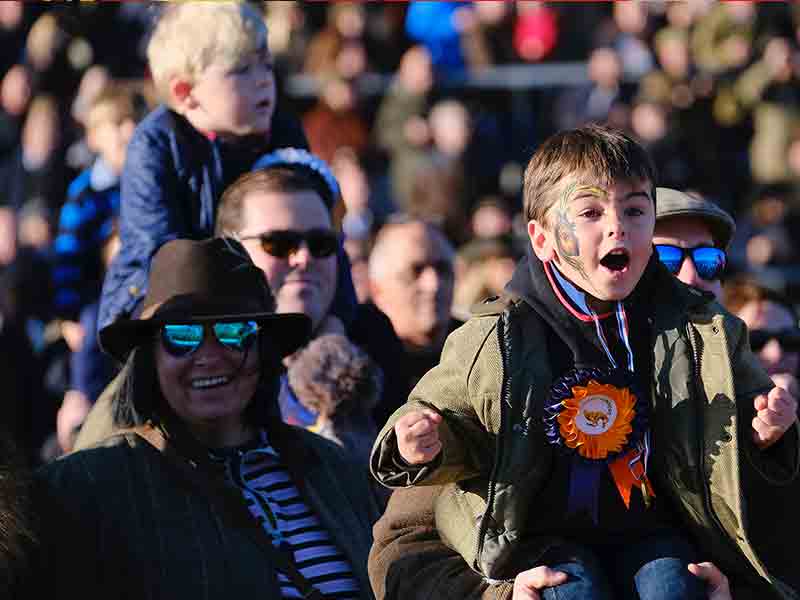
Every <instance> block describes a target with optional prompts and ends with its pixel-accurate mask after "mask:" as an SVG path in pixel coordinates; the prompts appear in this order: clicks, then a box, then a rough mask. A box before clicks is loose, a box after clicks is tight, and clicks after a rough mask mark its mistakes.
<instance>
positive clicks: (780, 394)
mask: <svg viewBox="0 0 800 600" xmlns="http://www.w3.org/2000/svg"><path fill="white" fill-rule="evenodd" d="M753 403H754V404H755V408H756V416H755V417H753V441H754V442H755V444H756V446H758V447H759V448H761V449H762V450H763V449H765V448H769V447H770V446H771V445H772V444H774V443H775V442H777V441H778V440H779V439H781V436H783V434H784V433H786V430H787V429H789V427H791V426H792V424H793V423H794V422H795V419H797V400H795V398H794V396H792V395H791V394H790V393H789V392H787V391H786V390H785V389H783V388H780V387H774V388H772V389H771V390H770V391H769V393H768V394H766V395H764V394H761V395H759V396H756V398H755V400H754V401H753Z"/></svg>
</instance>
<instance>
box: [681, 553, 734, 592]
mask: <svg viewBox="0 0 800 600" xmlns="http://www.w3.org/2000/svg"><path fill="white" fill-rule="evenodd" d="M689 572H690V573H691V574H692V575H694V576H695V577H699V578H700V579H702V580H703V581H705V582H706V583H707V584H708V600H731V590H730V587H729V586H728V578H727V577H725V575H724V574H723V573H722V571H720V570H719V569H718V568H717V567H716V566H715V565H714V564H713V563H710V562H701V563H697V564H695V563H692V564H690V565H689Z"/></svg>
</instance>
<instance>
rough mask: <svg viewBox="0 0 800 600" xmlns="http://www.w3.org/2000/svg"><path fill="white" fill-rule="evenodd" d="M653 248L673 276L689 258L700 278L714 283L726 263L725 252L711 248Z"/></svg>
mask: <svg viewBox="0 0 800 600" xmlns="http://www.w3.org/2000/svg"><path fill="white" fill-rule="evenodd" d="M655 246H656V252H658V258H659V260H660V261H661V262H662V263H664V265H665V266H666V267H667V269H668V270H669V272H670V273H672V274H673V275H677V274H678V272H679V271H680V270H681V265H682V264H683V261H684V259H685V258H686V257H687V256H689V257H690V258H691V259H692V262H693V263H694V268H695V270H696V271H697V274H698V275H699V276H700V278H701V279H705V280H706V281H714V280H715V279H719V278H720V276H721V275H722V272H723V271H724V270H725V264H726V263H727V261H728V257H727V256H726V254H725V251H724V250H720V249H719V248H714V247H713V246H697V247H696V248H681V247H680V246H673V245H672V244H656V245H655Z"/></svg>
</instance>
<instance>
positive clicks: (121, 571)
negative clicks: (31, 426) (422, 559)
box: [31, 425, 379, 600]
mask: <svg viewBox="0 0 800 600" xmlns="http://www.w3.org/2000/svg"><path fill="white" fill-rule="evenodd" d="M268 435H269V439H270V441H271V443H272V444H273V446H274V447H275V448H276V449H277V450H278V451H279V452H280V455H281V457H282V458H283V460H285V462H286V466H287V467H288V469H289V472H290V473H291V476H292V480H293V481H294V482H295V483H296V485H297V486H298V488H299V491H300V493H301V494H302V496H303V498H304V499H305V500H306V502H307V503H308V505H309V507H311V508H312V509H313V510H314V511H315V512H316V514H317V516H319V518H320V520H321V522H322V524H323V525H324V526H325V528H326V530H327V531H328V533H330V535H331V537H332V539H333V541H334V543H335V544H336V546H337V547H338V548H339V549H340V550H341V551H342V552H343V553H344V554H345V555H346V556H347V559H348V560H349V562H350V564H351V565H352V567H353V570H354V574H355V576H356V578H357V579H358V581H359V586H360V589H361V597H362V598H363V599H364V600H370V599H371V598H372V594H371V592H370V587H369V582H368V580H367V578H366V560H367V553H368V551H369V548H370V545H371V542H372V536H371V526H372V523H373V522H374V520H375V519H376V518H377V516H378V514H379V505H378V504H377V503H376V502H375V501H374V497H373V496H372V495H371V494H370V493H369V491H368V487H367V479H366V472H365V471H364V470H360V469H355V468H353V466H352V465H351V464H350V463H349V462H347V461H346V459H345V458H344V457H343V454H342V453H341V451H340V450H339V448H338V447H336V446H335V445H334V444H331V443H330V442H328V441H327V440H324V439H322V438H320V437H319V436H316V435H314V434H311V433H307V432H304V431H301V430H298V429H296V428H292V427H286V426H280V425H278V426H276V427H275V428H273V429H272V430H270V431H269V433H268ZM142 436H145V437H142ZM154 444H155V445H154ZM35 500H36V506H38V507H39V510H40V515H41V518H42V528H41V537H42V555H41V557H40V559H39V561H38V562H37V567H38V568H39V569H41V571H38V572H39V573H41V577H40V578H38V579H39V581H38V582H37V585H38V586H39V587H38V588H37V589H35V590H32V591H33V592H34V593H32V594H31V597H37V598H48V597H53V596H54V595H55V594H66V595H67V596H70V597H72V596H77V595H81V596H86V597H92V598H95V597H98V598H99V597H103V596H107V595H109V594H111V595H113V596H114V597H115V598H121V599H131V600H133V599H136V600H141V599H142V598H150V599H152V600H156V599H160V598H163V599H167V598H169V599H176V598H187V599H188V598H206V599H208V600H213V599H219V600H223V599H224V600H229V599H231V598H246V597H259V598H279V597H280V591H279V586H278V582H277V577H276V571H275V569H274V567H273V564H272V563H271V561H270V558H269V554H268V553H267V551H266V550H265V549H264V547H263V543H265V542H264V540H265V535H264V532H263V529H262V526H261V525H260V524H259V522H258V521H257V520H256V519H255V518H254V517H253V516H252V515H251V513H250V511H249V510H248V507H247V504H246V502H245V501H244V499H243V497H242V495H241V493H240V490H238V489H237V488H236V487H234V486H232V485H229V484H226V483H225V477H224V463H220V462H218V461H214V460H213V459H212V458H211V457H210V455H209V453H208V450H207V449H206V448H204V447H201V446H199V445H198V444H197V443H196V442H193V440H187V439H185V438H184V437H180V438H172V437H169V436H167V437H165V436H164V435H163V434H162V433H161V431H160V430H158V429H155V428H152V427H145V428H143V429H142V430H139V429H137V430H136V432H127V433H122V434H119V435H115V436H113V437H111V438H109V439H108V440H106V441H105V442H104V443H103V445H101V446H98V447H95V448H92V449H89V450H84V451H81V452H77V453H75V454H72V455H70V456H67V457H66V458H64V459H61V460H58V461H56V462H54V463H51V464H50V465H47V466H46V467H44V468H42V469H41V470H40V471H39V472H38V473H37V486H36V488H35ZM266 543H270V542H269V541H267V542H266Z"/></svg>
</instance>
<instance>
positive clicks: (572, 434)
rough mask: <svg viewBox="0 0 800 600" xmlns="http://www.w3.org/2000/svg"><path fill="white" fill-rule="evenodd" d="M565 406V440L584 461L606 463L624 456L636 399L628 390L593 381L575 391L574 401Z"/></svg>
mask: <svg viewBox="0 0 800 600" xmlns="http://www.w3.org/2000/svg"><path fill="white" fill-rule="evenodd" d="M561 404H562V405H563V407H564V408H563V409H562V411H561V412H560V413H559V415H558V417H557V419H558V425H559V431H560V432H561V437H562V438H563V439H564V443H565V444H566V445H567V446H568V447H569V448H573V449H575V450H576V451H577V452H578V454H580V455H581V456H583V457H584V458H591V459H604V458H606V457H607V456H608V455H609V453H612V452H620V451H621V450H622V448H623V447H624V446H625V443H626V442H627V440H628V434H629V433H631V431H633V427H632V425H631V423H632V421H633V418H634V417H635V416H636V411H635V410H634V406H635V404H636V396H634V395H633V394H632V393H631V391H630V390H629V389H628V388H618V387H616V386H614V385H610V384H603V383H598V382H597V381H595V380H594V379H590V380H589V382H588V383H587V384H586V385H585V386H581V385H576V386H575V387H573V388H572V397H571V398H567V399H566V400H563V401H562V402H561Z"/></svg>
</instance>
